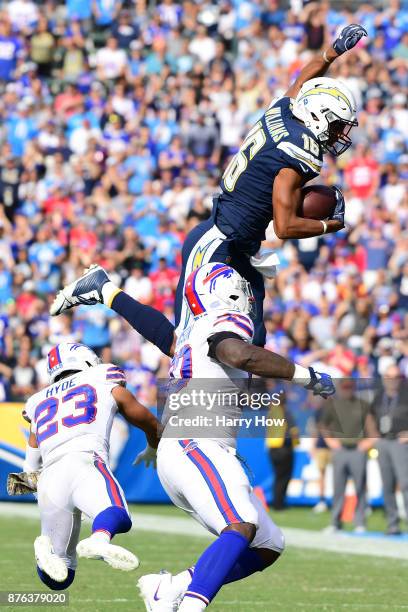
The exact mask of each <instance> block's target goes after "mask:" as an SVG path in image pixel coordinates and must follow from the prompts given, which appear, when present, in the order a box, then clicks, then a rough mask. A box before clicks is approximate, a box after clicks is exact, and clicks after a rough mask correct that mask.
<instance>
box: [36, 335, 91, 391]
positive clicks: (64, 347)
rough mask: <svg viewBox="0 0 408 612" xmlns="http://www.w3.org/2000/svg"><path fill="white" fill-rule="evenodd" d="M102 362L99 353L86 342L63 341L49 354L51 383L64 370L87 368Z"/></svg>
mask: <svg viewBox="0 0 408 612" xmlns="http://www.w3.org/2000/svg"><path fill="white" fill-rule="evenodd" d="M99 363H101V360H100V359H99V357H98V355H97V354H96V353H94V352H93V351H92V350H91V349H90V348H88V347H87V346H85V344H74V343H73V342H62V343H61V344H57V346H54V348H52V349H51V350H50V352H49V353H48V356H47V370H48V376H49V377H50V383H53V382H54V381H55V379H56V377H57V376H60V375H61V374H62V373H63V372H69V371H71V370H72V371H80V372H82V371H83V370H87V369H88V368H91V367H92V366H95V365H98V364H99Z"/></svg>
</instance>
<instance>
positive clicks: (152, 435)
mask: <svg viewBox="0 0 408 612" xmlns="http://www.w3.org/2000/svg"><path fill="white" fill-rule="evenodd" d="M112 395H113V397H114V399H115V402H116V403H117V405H118V408H119V412H120V413H121V414H122V415H123V416H124V417H125V419H126V420H127V421H128V423H130V424H131V425H134V426H135V427H138V428H139V429H141V430H142V431H144V433H145V435H146V439H147V442H148V444H149V446H150V447H151V448H157V446H158V444H159V440H160V432H161V425H160V423H159V421H158V420H157V419H156V417H155V416H154V415H153V414H152V413H151V412H150V410H148V409H147V408H145V407H144V406H143V405H142V404H141V403H140V402H138V401H137V399H136V398H135V397H134V395H132V393H130V391H128V390H127V389H126V388H125V387H122V386H120V385H118V386H117V387H115V388H114V389H113V390H112Z"/></svg>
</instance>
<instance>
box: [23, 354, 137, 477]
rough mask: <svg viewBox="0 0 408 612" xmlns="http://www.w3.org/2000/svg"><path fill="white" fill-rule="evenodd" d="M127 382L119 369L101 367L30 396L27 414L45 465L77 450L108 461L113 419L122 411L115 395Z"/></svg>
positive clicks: (24, 413)
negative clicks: (113, 393)
mask: <svg viewBox="0 0 408 612" xmlns="http://www.w3.org/2000/svg"><path fill="white" fill-rule="evenodd" d="M125 382H126V379H125V375H124V373H123V371H122V370H121V369H120V368H119V367H118V366H115V365H112V364H100V365H97V366H94V367H92V368H89V369H88V370H85V371H83V372H77V373H76V374H73V375H72V376H68V377H67V378H63V379H61V380H59V381H58V382H55V383H54V384H52V385H49V386H48V387H46V388H45V389H42V390H41V391H39V392H38V393H36V394H35V395H33V396H32V397H30V399H29V400H28V401H27V403H26V405H25V408H24V411H23V415H24V417H25V418H26V419H27V420H29V421H30V422H31V431H32V432H33V433H34V434H35V435H36V438H37V444H38V447H39V448H40V451H41V458H42V461H43V465H45V464H49V463H52V462H53V461H55V459H57V458H60V457H61V456H62V455H65V454H67V453H70V452H73V451H90V452H95V453H97V454H98V455H99V456H100V457H101V458H102V459H104V460H105V461H107V460H108V455H109V437H110V431H111V427H112V420H113V417H114V416H115V413H116V412H117V410H118V407H117V405H116V402H115V400H114V398H113V396H112V393H111V392H112V389H114V387H116V386H117V385H124V384H125Z"/></svg>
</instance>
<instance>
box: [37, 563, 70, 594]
mask: <svg viewBox="0 0 408 612" xmlns="http://www.w3.org/2000/svg"><path fill="white" fill-rule="evenodd" d="M37 574H38V576H39V578H40V580H41V582H43V583H44V584H46V585H47V587H48V588H49V589H51V590H52V591H64V590H65V589H67V588H68V587H69V586H70V585H71V584H72V583H73V582H74V578H75V570H73V569H71V568H68V576H67V577H66V578H65V580H64V582H57V581H56V580H53V579H52V578H51V577H50V576H49V575H48V574H46V573H45V572H44V570H42V569H40V568H39V567H38V565H37Z"/></svg>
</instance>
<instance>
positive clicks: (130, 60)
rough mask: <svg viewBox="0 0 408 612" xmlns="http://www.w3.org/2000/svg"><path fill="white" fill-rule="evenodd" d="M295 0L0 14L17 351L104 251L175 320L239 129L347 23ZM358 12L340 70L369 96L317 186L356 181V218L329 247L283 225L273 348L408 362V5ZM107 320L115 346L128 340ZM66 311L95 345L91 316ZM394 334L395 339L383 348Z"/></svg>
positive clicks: (350, 193) (352, 369) (37, 358)
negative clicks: (355, 34) (185, 266)
mask: <svg viewBox="0 0 408 612" xmlns="http://www.w3.org/2000/svg"><path fill="white" fill-rule="evenodd" d="M295 4H296V3H294V6H293V8H292V10H291V11H286V10H284V9H283V8H282V5H281V3H278V2H269V3H255V2H253V3H251V2H237V3H235V2H234V3H230V2H228V1H227V2H222V3H215V4H214V3H213V4H211V5H206V6H205V9H204V8H203V6H201V5H199V4H194V3H190V2H188V3H187V2H180V3H175V2H172V0H163V1H162V2H160V3H158V4H157V3H156V4H153V3H151V2H147V3H144V2H140V3H121V2H116V1H114V0H109V2H98V3H97V4H95V3H92V2H91V1H90V0H80V1H78V0H67V2H66V3H65V4H62V3H55V4H52V3H47V4H45V5H42V4H41V3H36V2H32V0H24V1H23V0H13V2H11V3H9V5H8V6H7V7H5V8H4V10H3V11H2V13H1V15H0V88H1V90H2V97H1V100H0V114H1V117H2V122H1V126H0V151H1V160H0V204H1V206H0V226H1V229H0V234H1V238H0V240H1V256H0V259H1V260H2V261H3V262H5V263H4V264H3V268H2V270H1V274H0V276H1V282H2V288H1V292H2V294H3V298H2V300H1V305H0V316H5V317H7V318H8V320H9V326H8V331H7V332H6V334H7V337H11V338H12V339H13V341H12V345H13V348H12V349H11V352H12V354H11V355H10V357H12V358H13V359H17V358H18V354H19V341H18V338H19V332H18V330H19V328H20V325H21V324H22V322H23V324H24V326H26V327H27V329H29V330H30V334H31V335H32V340H33V341H34V342H35V349H34V352H33V355H32V357H31V359H32V363H33V364H36V363H37V362H41V360H42V359H43V356H42V354H41V351H40V350H39V348H38V344H39V342H40V340H37V338H40V339H44V343H46V342H49V333H50V331H49V330H50V329H51V327H50V324H49V319H48V316H47V306H48V302H49V300H50V299H51V296H52V293H53V292H54V291H55V289H56V288H57V287H58V286H59V284H60V283H62V282H66V281H68V280H70V279H72V278H74V277H75V275H77V274H78V273H79V272H80V271H81V268H82V267H83V266H84V265H88V264H89V263H91V262H92V261H99V262H101V263H102V264H103V265H105V266H106V267H107V269H108V270H109V271H110V272H111V274H113V275H114V276H115V278H116V280H117V281H118V282H119V283H121V282H122V284H124V283H125V281H126V279H127V278H128V277H129V276H131V270H132V269H133V268H134V267H135V264H136V265H137V266H139V267H141V268H142V270H143V274H144V276H145V277H146V278H147V277H148V278H149V279H150V282H151V284H152V298H150V299H153V304H154V305H156V306H157V307H160V308H162V309H164V310H165V312H166V314H167V315H168V316H169V317H170V318H172V317H173V310H172V308H173V300H174V284H175V280H176V278H177V275H178V271H179V263H180V247H181V245H182V243H183V239H184V236H185V234H186V233H187V232H188V230H189V229H191V228H192V227H193V226H194V224H196V223H197V222H198V221H199V220H201V219H204V218H207V217H208V215H209V214H210V211H211V206H212V194H213V193H214V192H216V191H217V183H218V180H219V177H220V175H221V173H222V171H223V168H225V166H226V164H227V163H228V162H229V159H230V157H231V155H232V154H233V153H234V152H235V151H236V148H237V147H238V146H239V144H240V139H241V137H242V136H243V135H245V133H246V132H247V131H248V130H249V129H250V127H251V126H252V125H253V123H254V122H255V121H256V120H257V119H258V118H259V116H260V114H261V113H262V112H263V110H264V109H265V108H266V107H267V106H268V104H269V103H270V100H271V99H272V98H273V97H275V96H278V95H281V93H282V92H283V91H284V90H285V88H287V86H288V84H289V82H290V81H291V80H293V78H294V77H295V76H296V74H297V72H298V71H299V69H300V67H301V66H302V65H303V64H304V63H305V61H307V59H308V57H309V54H310V49H312V48H313V49H317V48H320V45H321V44H322V42H323V41H324V40H325V39H326V38H327V37H328V36H329V35H330V36H331V35H333V32H334V31H335V30H336V29H337V28H339V27H341V26H342V25H343V24H344V23H346V22H347V21H349V20H350V19H351V15H350V13H348V12H347V11H343V10H337V9H336V8H335V7H331V8H329V9H328V10H326V7H325V5H324V4H322V5H318V4H316V3H309V7H305V10H304V11H302V10H300V11H297V9H296V6H295ZM21 6H23V7H24V11H23V13H24V14H23V13H22V12H21V11H20V9H19V7H21ZM16 7H17V9H18V10H16ZM98 8H99V9H100V10H99V13H98V16H97V17H96V18H97V19H98V20H99V23H98V27H97V29H96V28H95V27H91V24H92V19H93V18H94V17H95V13H93V11H96V10H98ZM10 11H11V18H12V21H13V24H15V25H13V27H12V26H11V24H10V17H9V13H10ZM359 11H360V12H361V18H362V19H363V21H364V23H366V25H367V27H368V28H369V31H370V37H369V38H368V39H366V40H365V41H364V45H363V46H361V47H360V48H359V53H358V54H357V55H355V56H353V58H351V57H347V56H344V57H343V58H342V59H341V60H340V61H339V63H338V65H334V66H333V70H332V75H333V76H337V77H341V78H343V79H345V80H346V81H347V83H348V85H349V86H350V87H351V88H352V89H353V91H354V92H355V93H356V96H357V98H359V99H360V100H361V104H362V105H363V111H362V112H361V113H360V114H359V122H360V126H359V128H357V129H356V130H354V131H353V140H354V141H355V143H357V144H356V146H354V147H353V148H351V149H350V150H349V151H348V152H347V153H346V154H345V156H344V157H342V158H339V159H338V160H337V159H332V158H330V157H329V156H326V157H325V163H324V168H323V172H322V177H321V178H320V179H319V182H325V183H327V184H335V183H336V184H339V185H340V186H341V187H342V188H345V187H346V190H345V193H346V200H347V227H346V229H345V230H344V231H343V232H341V233H339V234H336V235H330V236H325V237H323V238H321V239H319V240H317V241H316V240H313V241H286V242H285V243H283V244H282V243H281V242H276V240H275V237H274V236H273V235H271V237H270V244H271V245H272V246H273V247H274V248H275V247H276V248H277V249H278V252H279V256H280V259H281V271H280V272H279V274H278V278H277V280H276V282H270V283H268V284H267V297H266V301H265V313H266V317H267V319H268V321H269V322H268V326H269V327H270V331H269V333H268V346H270V347H271V348H273V347H274V346H276V347H277V349H276V350H278V351H279V350H282V351H284V352H286V353H288V354H289V355H290V356H291V357H292V358H295V359H299V360H301V359H304V360H309V362H310V363H313V359H315V360H317V363H319V362H320V364H321V365H322V367H324V368H330V369H331V371H334V372H337V373H338V372H339V371H343V372H347V374H350V373H352V375H358V374H359V373H360V372H366V373H367V372H369V373H370V375H371V374H374V375H378V367H380V368H381V369H382V368H383V367H384V364H385V365H386V364H387V360H388V361H389V359H390V358H391V359H393V360H396V362H397V364H398V366H399V367H400V369H401V372H404V373H406V371H407V366H406V363H407V354H406V348H405V344H404V343H406V336H404V329H406V324H405V327H404V321H405V319H404V316H405V311H406V305H407V298H406V296H407V295H408V289H407V286H408V281H407V275H408V268H407V256H406V253H407V251H408V243H407V240H408V238H407V232H408V199H407V195H406V192H407V182H408V161H407V160H408V157H407V155H408V132H407V129H408V128H407V126H408V120H407V109H406V99H407V94H408V69H407V62H406V59H405V55H404V45H406V36H407V26H406V19H404V12H403V10H402V9H401V10H400V11H397V13H396V16H395V17H393V18H390V15H389V14H388V12H387V11H385V10H384V11H382V10H380V9H374V7H368V5H366V6H362V7H361V8H360V9H359ZM102 13H103V15H102ZM357 17H358V18H360V17H359V13H358V14H357V15H355V16H354V17H353V19H357ZM23 22H24V23H23ZM107 24H108V25H107ZM386 63H387V67H386V68H385V64H386ZM268 238H269V235H268ZM0 265H1V264H0ZM136 274H137V273H136ZM147 282H149V281H147ZM98 317H99V314H98ZM98 317H96V315H95V318H98ZM101 318H102V320H103V325H102V332H101V335H102V337H103V342H104V345H105V344H106V345H109V344H110V343H112V341H113V340H114V334H112V332H111V326H110V324H109V320H105V315H103V316H102V317H101ZM72 321H73V326H74V328H75V332H74V333H75V334H78V335H77V336H76V337H78V339H81V338H82V339H84V337H83V336H82V335H81V334H82V331H84V330H85V329H87V325H86V323H85V322H81V321H76V319H75V317H74V318H73V320H72ZM319 322H320V323H321V325H322V330H323V331H324V333H323V336H324V337H323V336H322V335H321V334H320V333H319V327H318V323H319ZM39 330H40V331H39ZM329 330H331V332H330V331H329ZM88 331H89V330H88ZM94 332H95V334H96V333H97V332H96V331H95V330H94ZM3 333H4V332H3V331H2V330H1V329H0V344H1V342H2V334H3ZM330 333H331V337H330ZM91 336H92V330H91ZM387 336H390V339H391V341H392V347H391V348H387V347H384V345H380V346H379V342H381V341H382V339H384V338H385V339H387ZM91 340H92V338H91ZM139 343H140V342H139ZM99 348H100V349H101V350H102V348H103V347H102V348H101V347H99ZM144 354H145V353H144V352H143V350H141V351H140V357H137V359H138V360H139V361H140V360H141V361H143V359H144ZM384 358H386V359H385V361H384ZM126 359H127V361H128V362H129V363H130V362H131V361H132V355H131V354H130V353H129V355H128V356H127V357H126ZM153 363H154V361H153V360H149V366H150V367H152V364H153ZM34 367H35V366H34ZM138 367H139V366H138ZM142 367H144V364H142ZM339 368H340V369H339ZM40 369H41V368H40ZM152 375H153V374H152ZM6 378H7V377H6ZM6 378H5V379H4V380H6ZM39 380H40V378H39ZM5 387H7V382H6V383H5ZM5 387H4V388H5ZM7 393H8V394H9V395H10V386H8V391H7Z"/></svg>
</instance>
